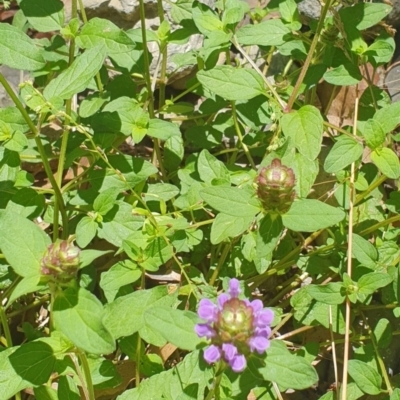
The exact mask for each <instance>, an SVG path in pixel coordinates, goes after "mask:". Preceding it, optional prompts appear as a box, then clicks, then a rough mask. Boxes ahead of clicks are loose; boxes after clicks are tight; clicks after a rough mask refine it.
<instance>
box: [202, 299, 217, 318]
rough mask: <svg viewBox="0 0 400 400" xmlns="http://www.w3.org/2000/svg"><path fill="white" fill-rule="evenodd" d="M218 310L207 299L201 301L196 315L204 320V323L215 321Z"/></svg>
mask: <svg viewBox="0 0 400 400" xmlns="http://www.w3.org/2000/svg"><path fill="white" fill-rule="evenodd" d="M217 312H218V308H217V306H216V305H215V304H214V303H213V302H212V301H211V300H209V299H201V300H200V303H199V309H198V310H197V314H198V315H199V317H200V318H201V319H205V320H206V321H209V322H210V321H215V320H216V318H217Z"/></svg>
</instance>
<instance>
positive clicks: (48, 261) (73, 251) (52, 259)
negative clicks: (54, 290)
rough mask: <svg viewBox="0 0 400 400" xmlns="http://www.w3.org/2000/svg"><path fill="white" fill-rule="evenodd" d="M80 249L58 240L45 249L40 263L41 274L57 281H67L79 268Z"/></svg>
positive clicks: (65, 241)
mask: <svg viewBox="0 0 400 400" xmlns="http://www.w3.org/2000/svg"><path fill="white" fill-rule="evenodd" d="M79 253H80V249H79V248H78V247H76V246H74V245H73V244H71V243H69V242H68V241H67V240H58V241H57V242H55V243H52V244H51V245H49V247H48V248H47V251H46V253H45V254H44V255H43V258H42V261H41V272H42V274H43V275H48V276H50V277H52V278H54V279H55V280H57V281H69V280H71V279H72V278H73V277H74V276H75V275H76V272H77V270H78V267H79Z"/></svg>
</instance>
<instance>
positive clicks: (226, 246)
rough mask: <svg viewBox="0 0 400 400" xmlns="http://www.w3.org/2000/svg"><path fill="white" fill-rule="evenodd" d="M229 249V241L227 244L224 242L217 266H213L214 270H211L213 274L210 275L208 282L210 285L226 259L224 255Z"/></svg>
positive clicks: (212, 284) (226, 254)
mask: <svg viewBox="0 0 400 400" xmlns="http://www.w3.org/2000/svg"><path fill="white" fill-rule="evenodd" d="M230 249H231V244H230V243H229V244H226V245H225V247H224V249H223V250H222V254H221V257H220V258H219V260H218V265H217V268H215V270H214V272H213V274H212V276H211V279H210V282H209V284H210V285H211V286H214V283H215V281H216V280H217V278H218V275H219V272H220V271H221V268H222V266H223V265H224V262H225V260H226V257H227V256H228V253H229V250H230Z"/></svg>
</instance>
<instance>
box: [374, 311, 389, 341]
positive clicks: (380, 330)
mask: <svg viewBox="0 0 400 400" xmlns="http://www.w3.org/2000/svg"><path fill="white" fill-rule="evenodd" d="M374 335H375V339H376V344H377V345H378V347H379V348H381V349H386V348H387V347H389V345H390V343H391V341H392V327H391V325H390V321H389V320H388V319H386V318H381V319H380V320H379V321H378V323H377V324H376V326H375V328H374Z"/></svg>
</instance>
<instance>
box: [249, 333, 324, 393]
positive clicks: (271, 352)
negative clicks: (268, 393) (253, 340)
mask: <svg viewBox="0 0 400 400" xmlns="http://www.w3.org/2000/svg"><path fill="white" fill-rule="evenodd" d="M249 368H250V370H251V371H254V372H253V373H254V374H255V375H256V376H257V375H258V373H260V374H261V375H262V376H263V378H264V379H265V380H266V381H270V382H275V383H277V384H278V385H279V386H282V387H283V388H285V389H289V388H290V389H298V390H302V389H306V388H309V387H310V386H312V385H314V384H315V383H316V382H318V374H317V372H316V371H315V369H314V368H313V367H312V366H311V364H310V363H309V362H307V361H306V360H305V359H304V358H302V357H300V356H294V355H292V354H291V353H290V352H289V351H288V350H287V349H286V346H285V345H284V344H283V343H282V342H281V341H278V340H272V341H271V346H270V347H269V349H268V350H267V354H266V356H265V358H264V360H260V359H258V358H256V357H251V358H250V359H249ZM257 372H258V373H257Z"/></svg>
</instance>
